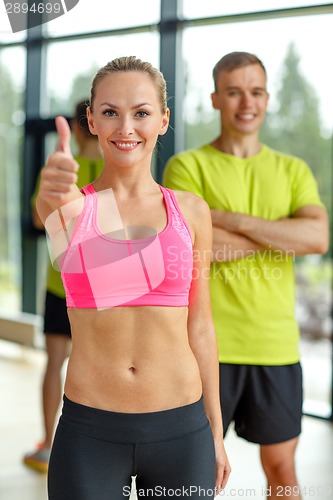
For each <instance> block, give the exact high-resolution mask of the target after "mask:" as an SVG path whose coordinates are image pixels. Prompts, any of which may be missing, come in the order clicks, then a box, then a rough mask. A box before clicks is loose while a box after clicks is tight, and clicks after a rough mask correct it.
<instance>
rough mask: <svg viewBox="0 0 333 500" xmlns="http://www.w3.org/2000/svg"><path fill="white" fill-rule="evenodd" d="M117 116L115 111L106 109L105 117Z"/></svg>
mask: <svg viewBox="0 0 333 500" xmlns="http://www.w3.org/2000/svg"><path fill="white" fill-rule="evenodd" d="M115 114H116V113H115V111H112V109H106V110H105V111H103V115H105V116H114V115H115Z"/></svg>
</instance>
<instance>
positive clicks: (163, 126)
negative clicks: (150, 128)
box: [158, 108, 170, 135]
mask: <svg viewBox="0 0 333 500" xmlns="http://www.w3.org/2000/svg"><path fill="white" fill-rule="evenodd" d="M169 121H170V109H169V108H167V109H166V110H165V113H164V115H163V118H162V123H161V129H160V131H159V134H158V135H164V134H165V133H166V131H167V130H168V127H169Z"/></svg>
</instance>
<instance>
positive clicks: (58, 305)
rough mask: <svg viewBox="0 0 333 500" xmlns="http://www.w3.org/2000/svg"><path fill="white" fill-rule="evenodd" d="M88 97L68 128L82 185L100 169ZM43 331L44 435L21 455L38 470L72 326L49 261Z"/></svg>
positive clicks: (43, 467)
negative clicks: (89, 115) (88, 116)
mask: <svg viewBox="0 0 333 500" xmlns="http://www.w3.org/2000/svg"><path fill="white" fill-rule="evenodd" d="M87 102H88V100H87V101H82V102H79V103H78V104H77V105H76V107H75V116H74V118H73V119H72V120H71V128H72V131H73V135H74V137H75V142H76V144H77V146H78V155H77V156H76V157H75V159H76V161H77V162H78V163H79V165H80V169H79V171H78V186H79V187H82V186H85V185H87V184H89V183H90V182H92V181H93V180H95V179H96V178H97V177H98V175H99V174H100V173H101V171H102V169H103V165H104V162H103V159H102V158H101V152H100V148H99V143H98V139H97V137H96V136H95V135H92V134H91V133H90V131H89V127H88V122H87V117H86V108H87ZM38 186H39V182H38V183H37V186H36V190H35V193H34V195H33V197H32V209H33V211H32V217H33V223H34V225H35V226H36V227H37V228H39V229H44V226H43V224H42V222H41V221H40V219H39V217H38V214H37V211H36V209H35V202H36V197H37V193H38ZM44 333H45V344H46V354H47V364H46V369H45V373H44V379H43V391H42V397H43V423H44V438H43V441H42V442H41V443H40V444H39V445H38V446H37V449H36V450H34V451H32V452H31V453H28V454H26V455H25V456H24V458H23V461H24V463H25V464H26V465H27V466H29V467H31V468H33V469H36V470H38V471H40V472H47V470H48V463H49V457H50V450H51V444H52V441H53V434H54V428H55V420H56V416H57V412H58V409H59V405H60V402H61V396H62V380H61V369H62V366H63V364H64V361H65V359H66V358H67V357H68V355H69V352H70V347H71V329H70V324H69V320H68V316H67V307H66V299H65V290H64V287H63V284H62V280H61V276H60V272H59V271H58V270H56V269H55V268H53V267H52V265H51V264H50V265H49V269H48V276H47V284H46V297H45V311H44Z"/></svg>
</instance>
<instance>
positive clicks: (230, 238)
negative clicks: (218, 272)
mask: <svg viewBox="0 0 333 500" xmlns="http://www.w3.org/2000/svg"><path fill="white" fill-rule="evenodd" d="M264 249H265V247H264V246H262V245H260V244H259V243H256V242H255V241H252V240H250V239H249V238H247V237H246V236H242V235H240V234H237V233H231V232H229V231H226V230H225V229H221V228H218V227H215V226H213V262H231V261H235V260H239V259H243V258H244V257H248V256H250V255H254V254H255V253H257V252H259V251H261V250H264Z"/></svg>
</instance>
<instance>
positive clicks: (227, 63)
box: [213, 52, 267, 91]
mask: <svg viewBox="0 0 333 500" xmlns="http://www.w3.org/2000/svg"><path fill="white" fill-rule="evenodd" d="M251 64H259V65H260V66H261V67H262V69H263V70H264V73H265V76H267V73H266V68H265V66H264V65H263V63H262V61H261V60H260V59H259V58H258V57H257V56H256V55H254V54H250V53H249V52H230V53H229V54H226V55H225V56H223V57H222V58H221V59H220V60H219V61H218V62H217V63H216V64H215V66H214V69H213V79H214V87H215V91H216V90H217V79H218V76H219V74H220V73H221V71H227V72H228V73H230V71H233V70H234V69H238V68H242V67H244V66H249V65H251Z"/></svg>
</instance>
